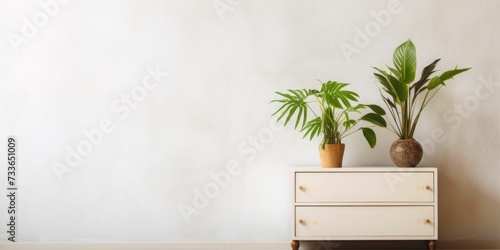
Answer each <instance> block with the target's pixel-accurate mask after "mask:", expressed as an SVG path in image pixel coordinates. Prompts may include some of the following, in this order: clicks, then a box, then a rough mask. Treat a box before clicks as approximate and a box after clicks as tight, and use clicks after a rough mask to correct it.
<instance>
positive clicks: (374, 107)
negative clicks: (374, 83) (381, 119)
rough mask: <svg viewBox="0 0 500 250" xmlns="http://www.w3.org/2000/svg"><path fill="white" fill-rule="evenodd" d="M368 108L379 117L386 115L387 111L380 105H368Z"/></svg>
mask: <svg viewBox="0 0 500 250" xmlns="http://www.w3.org/2000/svg"><path fill="white" fill-rule="evenodd" d="M366 106H367V107H369V108H370V109H371V110H372V111H373V112H375V113H377V114H379V115H385V110H384V109H383V108H381V107H380V106H378V105H375V104H368V105H366Z"/></svg>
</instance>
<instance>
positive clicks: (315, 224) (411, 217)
mask: <svg viewBox="0 0 500 250" xmlns="http://www.w3.org/2000/svg"><path fill="white" fill-rule="evenodd" d="M434 231H435V230H434V207H433V206H355V207H349V206H310V207H307V206H297V207H295V236H296V237H352V236H358V237H378V236H385V237H387V236H395V237H403V236H433V235H434Z"/></svg>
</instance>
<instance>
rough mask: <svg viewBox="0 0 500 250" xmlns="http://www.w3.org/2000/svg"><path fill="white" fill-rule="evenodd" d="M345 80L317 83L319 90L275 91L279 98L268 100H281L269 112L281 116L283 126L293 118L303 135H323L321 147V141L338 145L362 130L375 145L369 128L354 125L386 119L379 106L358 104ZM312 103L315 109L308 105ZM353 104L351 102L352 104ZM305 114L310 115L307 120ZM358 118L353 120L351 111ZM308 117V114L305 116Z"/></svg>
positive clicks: (375, 138)
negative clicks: (367, 111)
mask: <svg viewBox="0 0 500 250" xmlns="http://www.w3.org/2000/svg"><path fill="white" fill-rule="evenodd" d="M346 86H348V84H347V83H339V82H333V81H327V82H324V83H321V89H319V90H317V89H295V90H292V89H289V90H288V91H287V92H285V93H281V92H276V94H278V95H279V96H281V97H282V98H283V99H276V100H273V101H272V102H279V103H282V105H281V107H280V108H279V109H278V110H277V111H276V112H274V113H273V116H274V115H279V116H278V121H279V120H282V119H285V126H286V125H287V124H288V123H289V122H290V121H291V120H292V119H295V126H294V128H295V129H300V132H303V133H304V136H303V138H305V137H307V136H309V139H310V140H312V139H313V138H314V137H316V136H319V135H320V134H322V135H323V139H322V141H321V145H322V148H323V149H324V147H325V144H340V143H342V139H343V138H344V137H346V136H348V135H350V134H352V133H354V132H356V131H359V130H361V131H363V135H364V137H365V138H366V140H367V142H368V144H369V145H370V147H372V148H373V147H375V145H376V143H377V137H376V135H375V132H374V131H373V130H372V129H371V128H370V127H360V128H357V126H356V125H358V123H359V122H360V121H367V122H369V123H372V124H375V125H377V126H382V127H385V126H386V121H385V120H384V118H383V117H382V116H383V115H385V111H384V109H383V108H381V107H379V106H377V105H373V104H371V105H365V104H359V103H358V98H359V95H358V94H357V93H355V92H353V91H349V90H346V89H345V87H346ZM313 103H315V104H317V106H316V107H315V108H316V109H314V108H313V106H312V104H313ZM353 104H355V105H353ZM366 108H369V109H371V111H373V112H370V113H367V114H365V115H362V116H361V111H362V110H363V109H366ZM309 113H312V114H313V116H314V118H312V119H311V120H307V119H308V115H309ZM356 113H357V114H358V115H360V116H361V117H359V118H357V119H355V118H353V114H356ZM309 117H310V116H309Z"/></svg>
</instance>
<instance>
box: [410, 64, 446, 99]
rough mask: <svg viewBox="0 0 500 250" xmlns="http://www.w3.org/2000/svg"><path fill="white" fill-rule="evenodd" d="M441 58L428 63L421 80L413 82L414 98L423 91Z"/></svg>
mask: <svg viewBox="0 0 500 250" xmlns="http://www.w3.org/2000/svg"><path fill="white" fill-rule="evenodd" d="M439 60H441V59H436V60H434V62H432V63H431V64H429V65H427V66H426V67H425V68H424V69H423V70H422V75H421V76H420V80H418V81H417V82H415V83H414V84H413V86H412V87H413V88H414V95H413V98H414V99H415V98H416V97H417V95H418V94H420V93H421V92H422V91H420V89H421V88H422V87H423V86H424V84H425V83H427V82H428V81H429V77H430V76H431V74H432V73H434V69H435V68H436V64H437V63H438V62H439Z"/></svg>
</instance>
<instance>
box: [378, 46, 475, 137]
mask: <svg viewBox="0 0 500 250" xmlns="http://www.w3.org/2000/svg"><path fill="white" fill-rule="evenodd" d="M392 60H393V63H394V67H389V66H388V69H389V73H388V72H386V71H384V70H381V69H378V68H376V67H374V69H375V70H376V72H375V73H374V74H375V77H376V78H377V80H378V82H379V83H380V88H381V91H380V95H381V96H382V99H383V101H384V102H385V104H386V106H387V108H388V110H389V112H388V113H389V114H390V117H391V118H392V122H390V119H388V120H389V122H388V124H389V125H388V126H387V128H388V129H389V130H391V131H392V132H394V133H395V134H396V135H397V136H399V138H400V139H413V134H414V133H415V128H416V126H417V124H418V121H419V118H420V114H421V113H422V111H423V110H424V108H425V107H426V106H427V104H429V102H430V101H431V100H432V99H433V98H434V96H435V95H436V93H437V92H438V91H439V90H440V89H441V88H442V87H443V86H445V81H447V80H449V79H452V78H453V77H454V76H456V75H458V74H460V73H462V72H465V71H467V70H469V69H470V68H462V69H459V68H458V67H455V69H453V70H448V71H446V72H444V73H442V74H441V75H439V76H434V77H432V78H431V75H432V74H433V73H435V70H434V69H435V67H436V64H437V63H438V62H439V60H440V59H436V60H434V62H432V63H431V64H429V65H427V66H426V67H425V68H424V69H423V70H422V74H421V76H420V79H419V80H418V81H415V82H413V81H414V80H415V73H416V68H417V57H416V48H415V45H414V44H413V43H412V42H411V40H408V41H406V42H404V43H403V44H401V45H399V46H398V47H397V48H396V50H395V51H394V54H393V58H392ZM382 90H383V91H382ZM421 94H423V99H422V100H418V98H419V97H420V96H421ZM420 99H421V98H420Z"/></svg>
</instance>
